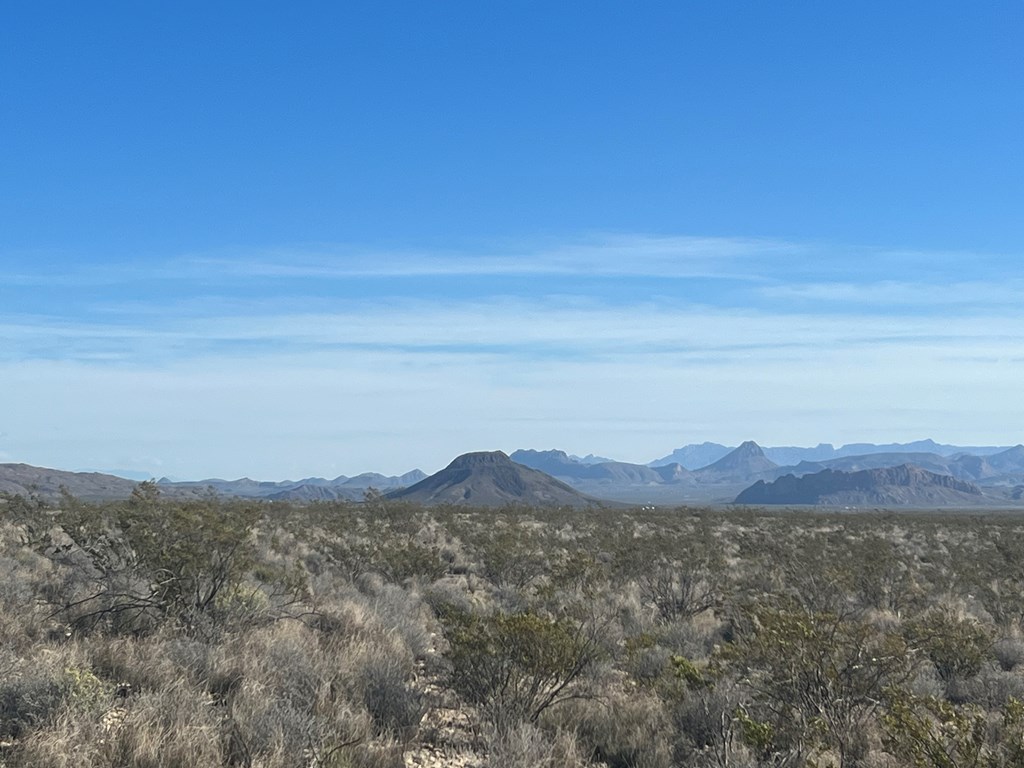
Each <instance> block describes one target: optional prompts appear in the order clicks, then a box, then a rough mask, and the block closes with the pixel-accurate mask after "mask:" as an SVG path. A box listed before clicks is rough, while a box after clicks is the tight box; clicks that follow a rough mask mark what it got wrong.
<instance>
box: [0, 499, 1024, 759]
mask: <svg viewBox="0 0 1024 768" xmlns="http://www.w3.org/2000/svg"><path fill="white" fill-rule="evenodd" d="M0 520H2V525H0V573H2V580H0V766H4V767H5V768H23V767H26V766H57V767H61V766H68V767H69V768H70V766H104V767H109V768H157V767H160V768H175V767H178V766H180V767H181V768H186V767H188V768H205V767H207V766H210V767H212V766H261V767H266V768H291V767H295V768H299V767H303V768H305V767H306V766H333V767H334V768H339V767H341V766H360V767H366V768H376V767H380V768H385V767H389V766H402V765H478V766H491V767H494V768H497V767H499V766H502V767H504V766H508V767H509V768H520V767H521V768H532V767H534V766H551V767H552V768H553V767H554V766H569V767H570V768H571V767H573V766H587V765H605V766H612V767H614V768H669V767H670V766H715V767H716V768H729V767H731V766H735V767H737V768H739V767H741V766H743V767H746V766H751V767H755V766H756V767H757V768H762V767H767V766H773V767H777V768H788V767H790V766H793V767H794V768H795V767H797V766H805V765H806V766H828V765H836V766H842V768H848V767H851V766H934V767H936V768H966V767H968V766H977V767H981V766H985V767H993V768H994V767H997V766H1019V765H1024V704H1022V703H1021V702H1024V626H1022V621H1024V520H1020V519H1018V518H1015V517H1009V516H1007V517H998V516H993V517H978V516H974V517H968V516H964V517H957V516H950V515H942V516H940V515H882V514H860V515H844V516H839V515H825V514H809V513H794V512H777V513H771V514H768V513H764V514H758V513H752V512H741V511H733V510H722V511H708V510H687V509H680V510H672V511H649V510H648V511H640V510H637V511H613V510H597V511H595V510H530V509H503V510H472V509H465V508H455V507H451V508H431V509H422V508H417V507H410V506H403V505H397V504H395V503H390V502H386V501H384V500H382V499H379V498H373V499H369V500H367V502H365V503H360V504H355V503H341V502H331V503H317V504H310V505H308V506H289V505H280V504H265V503H243V502H236V501H226V500H221V499H217V498H214V497H210V498H206V499H201V500H188V501H181V500H171V499H161V498H159V496H158V495H157V492H156V489H155V487H154V486H152V485H149V484H143V485H142V486H140V488H139V490H138V491H137V492H136V493H135V495H134V496H133V497H132V499H131V500H129V501H128V502H120V503H113V504H107V505H86V504H82V503H79V502H77V501H75V500H74V499H71V498H65V499H64V501H63V502H62V503H61V504H60V509H59V510H55V509H49V508H47V507H46V506H45V505H43V504H42V503H39V502H37V501H34V500H31V499H29V500H26V499H24V498H21V497H13V498H7V499H5V500H4V501H2V502H0Z"/></svg>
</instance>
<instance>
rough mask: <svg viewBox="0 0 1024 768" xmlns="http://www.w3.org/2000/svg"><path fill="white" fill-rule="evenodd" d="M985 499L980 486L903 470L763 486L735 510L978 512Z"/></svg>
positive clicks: (830, 473)
mask: <svg viewBox="0 0 1024 768" xmlns="http://www.w3.org/2000/svg"><path fill="white" fill-rule="evenodd" d="M983 500H984V497H983V496H982V493H981V491H980V490H979V489H978V488H977V486H975V485H972V484H971V483H967V482H964V481H962V480H957V479H956V478H953V477H950V476H948V475H937V474H935V473H934V472H929V471H927V470H924V469H921V468H920V467H915V466H913V465H910V464H903V465H901V466H898V467H889V468H886V469H865V470H862V471H860V472H841V471H837V470H831V469H826V470H823V471H821V472H816V473H814V474H812V475H804V476H803V477H796V476H794V475H785V476H783V477H780V478H779V479H778V480H776V481H774V482H772V483H766V482H764V481H763V480H759V481H758V482H756V483H754V485H752V486H750V487H749V488H747V489H746V490H745V491H743V492H742V493H741V494H740V495H739V496H737V497H736V503H737V504H824V505H836V506H846V505H849V506H864V505H873V506H925V505H926V506H974V505H976V504H979V503H982V502H983Z"/></svg>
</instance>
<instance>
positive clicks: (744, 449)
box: [700, 440, 778, 474]
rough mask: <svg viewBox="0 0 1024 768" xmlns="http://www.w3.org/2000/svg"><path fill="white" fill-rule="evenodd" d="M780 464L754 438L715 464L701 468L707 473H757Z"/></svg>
mask: <svg viewBox="0 0 1024 768" xmlns="http://www.w3.org/2000/svg"><path fill="white" fill-rule="evenodd" d="M777 467H778V464H776V463H775V462H774V461H772V460H771V459H769V458H768V457H767V456H765V455H764V451H763V450H761V446H759V445H758V444H757V443H755V442H754V441H753V440H747V441H746V442H744V443H741V444H740V445H739V447H738V448H735V449H733V450H732V451H730V452H729V453H727V454H726V455H725V456H723V457H722V458H720V459H719V460H718V461H716V462H715V463H714V464H711V465H710V466H707V467H705V468H704V469H702V470H700V471H701V472H706V473H740V474H756V473H758V472H767V471H769V470H772V469H776V468H777Z"/></svg>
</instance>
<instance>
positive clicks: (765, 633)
mask: <svg viewBox="0 0 1024 768" xmlns="http://www.w3.org/2000/svg"><path fill="white" fill-rule="evenodd" d="M752 610H753V624H754V628H753V630H752V631H749V632H747V633H745V634H744V635H743V636H741V637H740V638H739V639H738V642H737V643H736V644H735V645H733V646H731V647H728V648H725V649H724V650H723V653H722V658H723V660H724V661H725V662H726V663H728V664H729V665H730V666H731V667H732V668H733V669H735V670H736V672H737V674H739V675H740V676H742V677H743V678H744V679H745V680H746V681H747V684H748V685H749V686H750V687H751V689H752V692H753V704H756V705H757V706H756V707H755V706H752V707H751V709H750V714H749V715H747V716H746V719H745V720H744V725H745V732H746V733H747V735H748V737H749V736H753V737H754V738H752V739H751V738H748V739H747V741H748V744H749V745H750V746H751V747H753V748H755V750H756V751H758V752H760V753H764V752H765V751H766V750H767V751H768V752H780V753H783V754H788V755H790V756H791V757H792V759H795V760H797V761H798V762H799V761H800V760H803V759H806V758H807V757H809V756H810V755H812V754H813V753H814V751H815V750H817V749H821V748H825V749H835V750H836V751H837V752H838V756H839V764H840V766H844V765H847V764H849V763H850V762H855V761H856V758H857V757H858V743H859V740H858V735H859V733H860V731H861V730H862V729H863V728H865V727H866V725H867V723H869V722H870V721H871V720H872V718H873V716H874V714H875V712H876V711H877V709H878V707H879V705H880V701H881V697H882V693H883V691H884V690H885V689H886V688H887V687H889V686H892V685H898V684H901V683H902V682H903V681H904V680H905V679H906V677H907V675H908V674H909V672H910V669H909V665H908V659H907V646H906V643H905V642H904V640H903V638H902V637H900V636H899V635H898V634H896V633H887V632H880V631H878V630H877V629H876V628H875V627H873V626H872V625H871V624H869V623H867V622H864V621H861V620H857V619H853V618H846V617H843V616H839V615H835V614H831V613H813V612H808V611H806V610H805V609H804V608H794V607H785V606H784V607H777V606H756V607H755V608H753V609H752Z"/></svg>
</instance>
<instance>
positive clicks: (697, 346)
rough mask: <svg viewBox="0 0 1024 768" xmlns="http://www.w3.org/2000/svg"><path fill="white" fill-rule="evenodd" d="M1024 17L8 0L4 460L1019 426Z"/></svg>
mask: <svg viewBox="0 0 1024 768" xmlns="http://www.w3.org/2000/svg"><path fill="white" fill-rule="evenodd" d="M1022 34H1024V4H1022V3H1020V2H1001V3H1000V2H993V3H982V4H975V5H970V6H968V5H966V4H962V3H927V4H926V3H900V4H891V3H871V2H868V3H858V4H835V3H812V2H789V3H734V2H721V3H677V4H664V3H630V4H627V3H606V2H595V3H586V4H582V3H581V4H550V3H539V2H538V3H532V2H509V3H501V2H495V3H468V2H467V3H454V2H452V3H444V2H442V3H411V2H409V3H404V2H403V3H344V4H341V3H306V4H302V5H298V6H294V7H292V6H284V5H281V4H271V3H259V2H254V3H244V4H242V3H222V4H216V5H215V7H214V6H211V4H207V3H203V4H200V3H187V2H186V3H178V4H175V5H173V6H159V5H157V4H140V3H129V2H124V3H104V4H102V5H101V6H97V5H95V4H91V5H90V4H81V3H48V4H22V5H20V6H18V7H11V8H5V9H4V10H3V11H2V12H0V96H2V97H0V267H2V279H0V397H3V399H4V402H5V405H6V407H5V409H4V412H3V414H0V461H26V462H29V463H35V464H44V465H49V466H58V467H62V468H69V469H77V468H86V467H99V468H117V469H129V470H135V471H143V472H152V473H153V474H156V475H161V474H170V475H175V476H179V477H202V476H212V475H219V476H240V475H250V476H256V477H266V478H282V477H299V476H306V475H324V476H333V475H337V474H341V473H344V474H355V473H357V472H361V471H366V470H376V471H383V472H400V471H405V470H407V469H410V468H412V467H414V466H419V467H421V468H423V469H425V470H427V471H433V470H436V469H438V468H440V467H441V466H443V465H444V464H445V463H447V461H448V460H450V459H451V458H452V457H453V456H454V455H456V454H457V453H460V452H463V451H467V450H479V449H493V448H501V449H504V450H509V451H510V450H513V449H515V448H518V447H533V448H548V447H559V448H563V449H565V450H568V451H570V452H576V453H589V452H595V453H598V454H602V455H610V456H614V457H616V458H621V459H623V460H631V461H647V460H650V459H653V458H656V457H658V456H662V455H664V454H666V453H668V452H669V451H670V450H671V449H672V448H674V447H677V446H679V445H682V444H684V443H689V442H699V441H701V440H705V439H708V440H716V441H719V442H726V443H736V442H739V441H741V440H744V439H748V438H752V439H755V440H758V441H759V442H761V443H764V444H786V443H789V444H813V443H817V442H819V441H830V442H835V443H842V442H850V441H861V440H873V441H879V442H880V441H889V440H911V439H916V438H921V437H925V436H930V437H934V438H935V439H938V440H942V441H946V442H961V443H970V444H980V443H993V444H1007V445H1009V444H1015V443H1017V442H1020V441H1021V440H1022V437H1021V427H1020V425H1021V424H1024V402H1022V401H1021V398H1020V397H1019V394H1018V391H1019V386H1018V385H1017V382H1019V381H1021V380H1022V378H1024V376H1022V374H1024V312H1022V311H1021V301H1020V298H1019V297H1020V296H1021V295H1024V294H1022V289H1024V267H1022V266H1021V265H1022V261H1021V258H1022V256H1024V215H1022V207H1024V206H1022V203H1024V142H1022V140H1021V138H1020V137H1021V136H1024V89H1022V88H1021V86H1020V84H1021V83H1022V82H1024V58H1022V57H1021V56H1020V46H1019V41H1020V39H1021V36H1022Z"/></svg>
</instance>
